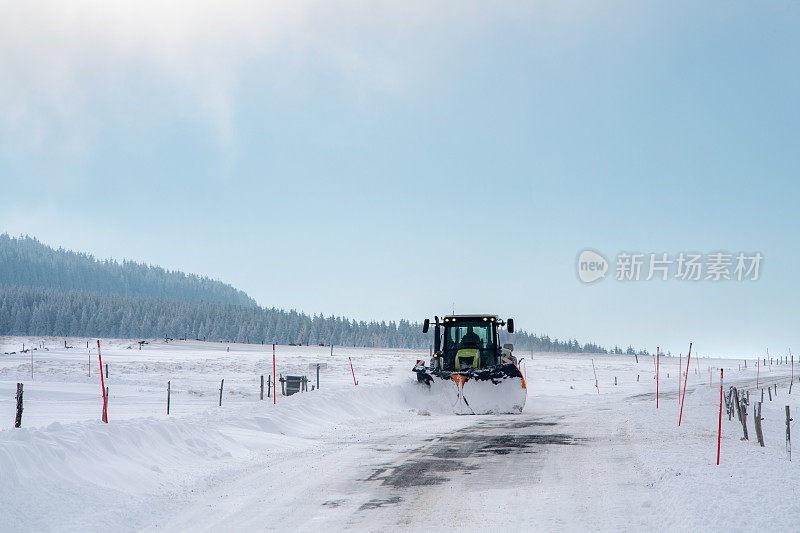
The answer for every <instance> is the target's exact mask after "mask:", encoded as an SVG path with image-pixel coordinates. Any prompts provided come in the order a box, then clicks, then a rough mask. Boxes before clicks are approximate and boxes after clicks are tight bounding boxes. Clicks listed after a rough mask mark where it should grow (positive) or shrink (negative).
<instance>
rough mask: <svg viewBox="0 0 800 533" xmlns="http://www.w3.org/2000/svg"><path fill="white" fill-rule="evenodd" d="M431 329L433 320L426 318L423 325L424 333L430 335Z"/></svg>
mask: <svg viewBox="0 0 800 533" xmlns="http://www.w3.org/2000/svg"><path fill="white" fill-rule="evenodd" d="M429 327H431V320H430V319H429V318H426V319H425V322H423V323H422V333H428V328H429Z"/></svg>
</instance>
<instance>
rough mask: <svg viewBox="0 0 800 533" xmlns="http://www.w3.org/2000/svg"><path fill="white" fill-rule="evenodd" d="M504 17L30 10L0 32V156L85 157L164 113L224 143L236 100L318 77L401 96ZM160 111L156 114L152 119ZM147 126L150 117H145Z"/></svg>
mask: <svg viewBox="0 0 800 533" xmlns="http://www.w3.org/2000/svg"><path fill="white" fill-rule="evenodd" d="M515 10H516V8H513V9H512V8H510V7H509V8H508V9H503V8H502V7H497V6H496V5H495V6H494V7H488V6H487V7H484V4H482V3H479V2H474V3H470V2H438V3H436V2H432V3H428V2H375V3H372V2H360V1H351V2H336V3H331V2H323V1H272V2H264V1H245V0H232V1H227V2H214V1H208V0H205V1H203V0H196V1H173V2H155V1H147V0H145V1H138V2H132V1H119V0H117V1H114V0H83V1H81V0H73V1H70V2H61V1H58V0H39V1H30V2H15V3H13V5H12V6H10V7H9V6H6V8H5V13H4V17H3V18H2V19H0V72H2V73H3V75H2V77H1V78H0V154H1V155H5V156H6V157H10V156H12V154H13V155H17V156H20V157H25V156H26V155H31V154H35V153H36V152H38V151H39V150H41V149H42V147H45V146H46V147H47V148H48V150H49V151H53V152H55V153H57V154H60V155H62V156H64V155H67V156H69V157H79V158H80V157H82V156H85V155H90V154H91V152H92V150H93V147H94V142H95V140H96V138H97V137H98V136H100V135H102V133H103V131H104V128H107V127H109V124H115V123H119V122H121V123H123V124H124V123H126V122H130V121H135V120H141V119H142V118H143V117H147V116H148V115H149V114H157V113H164V112H167V113H169V112H174V113H175V114H176V115H179V116H184V117H189V118H190V120H193V121H197V122H198V123H201V124H204V125H206V126H208V127H209V128H210V129H211V130H213V132H214V135H216V138H217V139H218V142H219V144H220V146H221V147H222V148H223V149H224V150H230V149H232V148H233V146H234V144H235V136H236V132H235V130H236V128H235V114H236V98H235V93H236V91H237V88H239V87H240V86H241V84H243V83H245V82H248V81H249V80H251V79H253V78H252V77H251V76H252V72H258V73H259V74H260V75H259V76H258V77H257V79H258V82H259V83H271V84H274V85H275V86H276V87H279V88H283V89H288V90H297V89H298V88H299V89H300V90H301V91H302V90H303V83H305V82H306V79H307V77H308V75H309V72H310V71H313V70H315V69H324V70H325V71H326V72H328V73H331V75H332V77H333V78H334V79H335V80H337V82H338V83H340V84H342V86H343V87H345V88H346V89H345V90H346V91H352V92H353V93H354V94H356V95H362V96H363V94H365V93H366V94H370V93H372V92H373V91H378V92H381V93H387V92H388V93H393V92H394V93H401V92H403V91H405V90H407V89H408V88H409V87H411V86H413V85H414V84H415V83H416V82H417V81H418V80H419V79H421V78H424V77H425V76H427V75H429V74H430V73H431V72H433V71H435V69H436V65H438V64H440V62H441V61H443V60H444V58H446V57H447V54H448V53H450V51H451V50H452V49H453V47H454V46H456V44H457V43H458V42H459V41H460V40H462V39H464V38H468V37H474V36H475V35H476V34H479V33H480V32H482V31H484V30H485V29H486V28H487V27H489V26H491V24H492V21H498V20H509V19H511V18H513V16H512V14H513V12H514V11H515ZM165 109H166V110H171V111H164V110H165ZM151 118H152V117H151Z"/></svg>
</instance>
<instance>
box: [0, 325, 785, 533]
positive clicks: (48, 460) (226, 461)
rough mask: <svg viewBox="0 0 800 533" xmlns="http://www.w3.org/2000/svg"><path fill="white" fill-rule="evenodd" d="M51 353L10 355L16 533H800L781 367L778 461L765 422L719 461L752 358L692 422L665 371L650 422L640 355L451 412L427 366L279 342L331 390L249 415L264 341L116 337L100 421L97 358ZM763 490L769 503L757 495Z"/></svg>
mask: <svg viewBox="0 0 800 533" xmlns="http://www.w3.org/2000/svg"><path fill="white" fill-rule="evenodd" d="M23 340H24V341H25V342H26V343H27V344H28V345H31V344H34V343H36V342H40V343H41V342H43V340H41V339H39V340H37V339H4V340H3V342H4V343H5V344H4V345H3V346H0V352H3V351H10V350H9V348H8V347H9V346H17V345H21V342H22V341H23ZM80 342H81V340H79V339H72V340H70V341H69V342H68V345H71V346H79V345H80V344H79V343H80ZM48 343H49V345H48ZM59 343H61V346H63V339H62V340H60V341H56V340H53V339H50V340H44V344H45V347H48V348H49V349H48V350H44V349H41V350H37V351H36V352H34V372H35V374H34V375H35V378H34V380H33V381H30V379H29V376H30V374H29V372H30V368H29V365H30V354H29V353H26V354H19V353H17V354H14V355H7V356H2V357H3V358H2V359H0V420H7V421H8V422H9V424H8V425H7V426H6V427H7V428H8V429H3V430H0V476H2V483H0V516H2V517H3V519H4V526H5V527H4V530H8V531H32V530H36V531H43V530H45V531H46V530H55V531H72V530H88V531H96V530H97V531H99V530H108V529H112V530H160V531H179V530H188V529H192V530H197V529H200V530H220V529H224V530H232V531H244V530H247V531H251V530H286V529H290V528H291V529H294V528H298V529H301V528H302V529H312V530H343V529H352V530H364V531H385V530H392V529H401V530H415V531H416V530H452V531H454V530H458V531H464V530H466V531H479V530H490V531H491V530H497V529H500V528H501V527H502V528H503V529H505V530H516V531H526V530H531V529H541V530H545V531H586V530H591V531H643V530H648V531H649V530H668V531H697V530H704V531H722V530H726V531H728V530H734V531H737V530H742V531H745V530H752V529H768V530H773V531H790V530H795V529H796V528H797V526H798V524H800V510H798V508H797V507H795V506H793V505H786V504H785V502H784V503H782V502H783V499H782V498H777V497H775V495H776V494H777V495H787V496H791V495H794V491H795V490H796V489H795V487H796V486H797V485H798V482H800V474H798V470H797V468H796V467H795V466H794V465H795V464H796V463H795V462H789V461H787V459H786V454H785V450H784V437H783V436H784V431H785V427H784V424H783V408H784V405H790V406H791V408H792V409H793V411H794V410H795V409H799V408H800V400H795V399H796V398H798V394H797V392H795V394H792V395H791V396H789V395H788V394H787V392H788V391H787V387H788V376H789V375H790V373H791V370H790V367H789V366H788V365H781V366H777V365H775V366H770V367H763V368H761V369H760V370H759V385H760V386H761V387H764V386H765V385H767V384H773V383H777V384H778V385H779V386H778V392H777V394H778V397H777V398H776V399H775V401H773V402H769V401H767V399H766V398H765V403H764V412H763V413H762V416H763V417H764V418H765V420H764V429H765V440H766V442H767V446H766V447H764V448H761V447H759V446H757V445H756V444H755V442H754V437H752V407H751V410H750V412H749V417H750V420H751V422H750V428H751V440H750V441H741V440H740V437H741V426H740V425H739V424H738V422H736V420H735V417H734V420H733V421H732V422H728V421H727V417H725V420H724V422H723V442H722V461H721V465H720V466H716V464H715V459H716V429H717V420H718V409H719V383H718V378H716V377H715V376H717V375H718V367H719V365H720V364H722V365H723V366H724V367H725V375H726V386H727V385H730V384H735V385H737V386H739V387H743V388H747V387H753V386H754V384H755V379H756V370H755V369H754V368H751V367H752V361H751V362H750V363H749V366H748V368H747V370H744V369H743V368H742V369H740V366H741V365H742V364H743V362H742V361H735V360H728V361H721V360H717V361H712V360H708V359H701V360H700V361H698V362H695V361H694V360H693V361H692V364H691V366H690V367H689V378H688V387H687V393H686V404H685V406H684V413H683V421H682V424H681V427H680V428H679V427H677V418H678V410H679V404H678V395H677V384H678V374H677V367H678V360H675V359H674V358H663V359H662V360H661V371H660V372H661V373H660V375H661V378H662V380H661V386H660V393H661V394H660V398H659V403H660V404H659V409H657V410H656V409H655V401H654V400H655V398H654V389H655V386H654V385H655V383H654V379H653V378H654V372H653V368H654V367H653V363H652V361H650V360H649V358H644V357H640V358H639V361H638V362H636V361H635V360H634V359H633V358H632V357H631V356H586V355H574V354H534V355H533V357H531V356H530V355H528V357H527V358H526V368H525V372H526V373H527V375H528V383H529V389H530V395H529V400H528V404H527V405H526V408H525V411H524V412H523V414H522V415H519V416H490V415H485V416H455V415H452V414H449V413H448V411H447V406H446V405H441V403H439V402H438V400H439V399H438V398H437V397H436V396H435V395H432V394H430V393H426V391H425V389H424V388H422V387H421V386H420V385H418V384H417V383H416V382H415V381H414V379H413V377H412V376H411V373H410V371H409V370H410V367H411V366H412V365H413V362H414V361H415V360H416V359H417V358H422V357H424V353H420V352H418V351H409V350H380V349H372V350H366V349H352V348H351V349H343V348H341V349H340V348H337V349H335V351H334V355H333V356H331V355H330V352H329V350H330V349H329V348H325V347H278V350H277V352H278V371H279V372H282V373H284V374H287V373H306V374H311V375H313V374H312V373H311V372H309V370H308V368H309V364H313V363H315V362H320V361H323V362H325V363H326V364H327V367H324V370H323V371H322V372H321V388H320V389H319V390H315V391H313V392H309V393H307V394H299V395H295V396H292V397H289V398H287V397H280V398H279V399H278V403H277V405H272V403H271V402H268V401H263V402H261V401H259V400H258V392H259V389H258V377H259V375H261V374H268V373H269V372H268V371H269V370H271V347H269V348H268V347H264V346H247V345H229V346H228V345H224V344H217V343H201V342H194V341H187V342H171V343H168V344H166V343H161V342H155V341H154V342H152V343H151V344H150V345H148V346H146V347H145V348H144V349H143V350H141V351H140V350H138V346H136V345H131V344H130V342H129V341H113V340H110V341H104V346H107V350H106V351H104V362H105V361H109V364H110V368H111V371H110V377H109V379H108V382H107V385H108V386H109V388H110V390H111V401H110V404H109V409H110V418H111V423H110V424H108V425H105V424H102V423H100V422H99V421H98V420H97V418H98V416H99V412H100V410H99V407H100V404H99V403H98V395H99V378H98V376H97V373H96V372H93V373H92V377H91V378H90V377H89V376H88V368H86V366H87V364H88V360H89V359H88V356H89V354H88V353H87V351H86V350H84V351H83V353H80V352H79V351H78V350H77V349H76V348H71V349H63V348H59V347H58V344H59ZM84 346H85V343H84ZM129 346H130V347H131V348H130V349H129ZM92 357H96V354H93V355H92ZM592 357H593V358H594V363H595V366H596V368H597V375H598V385H599V394H598V390H597V388H596V387H595V381H594V375H593V371H592V364H591V359H592ZM350 359H352V361H353V364H354V367H355V371H356V374H357V379H358V381H359V385H358V386H357V387H355V386H354V385H353V382H352V377H351V374H350V367H349V361H350ZM95 364H96V362H95ZM684 365H685V360H684ZM710 368H711V369H710ZM222 377H224V378H225V393H224V401H223V406H222V407H219V406H217V405H216V404H217V402H218V394H219V389H218V387H219V381H218V380H220V379H221V378H222ZM709 377H711V379H712V384H711V385H709ZM168 379H170V380H171V382H172V384H173V398H172V401H173V410H172V414H171V415H170V416H169V417H168V416H167V415H166V414H165V413H164V405H163V404H164V392H165V391H164V385H165V383H166V381H167V380H168ZM17 381H25V387H26V411H25V415H24V417H23V428H22V429H13V428H11V422H12V420H13V411H14V409H13V407H14V406H13V389H14V386H15V384H16V382H17ZM615 382H616V385H615ZM773 392H774V390H773ZM751 395H752V393H751ZM758 399H760V398H757V397H753V398H751V400H752V401H756V400H758ZM766 480H769V483H770V487H772V490H771V491H764V490H761V488H760V487H761V485H762V484H763V483H764V482H765V481H766ZM790 500H791V498H790ZM740 501H747V502H748V505H747V506H740V505H737V502H740ZM753 509H758V510H759V512H753Z"/></svg>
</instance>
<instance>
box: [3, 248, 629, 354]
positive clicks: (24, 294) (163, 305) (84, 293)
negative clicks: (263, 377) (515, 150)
mask: <svg viewBox="0 0 800 533" xmlns="http://www.w3.org/2000/svg"><path fill="white" fill-rule="evenodd" d="M0 335H41V336H56V337H59V336H63V337H67V336H70V337H116V338H159V337H162V338H163V337H171V338H192V339H204V340H213V341H220V340H222V341H234V342H250V343H262V342H263V343H268V344H271V343H276V344H306V345H308V344H312V345H313V344H325V345H328V344H331V343H332V344H335V345H339V346H367V347H387V348H427V347H428V346H430V344H432V342H433V340H432V336H431V335H430V334H428V335H425V334H423V333H422V328H421V325H420V324H418V323H416V322H409V321H407V320H399V321H389V322H385V321H381V322H378V321H370V322H364V321H358V322H357V321H355V320H348V319H347V318H344V317H336V316H330V317H324V316H322V315H307V314H305V313H300V312H297V311H294V310H289V311H286V310H283V309H276V308H274V307H273V308H264V307H260V306H258V304H257V303H256V302H255V300H253V299H252V298H250V296H248V295H247V294H246V293H244V292H243V291H240V290H238V289H235V288H234V287H232V286H230V285H228V284H225V283H222V282H220V281H216V280H212V279H210V278H207V277H202V276H196V275H187V274H184V273H183V272H177V271H169V270H165V269H163V268H161V267H157V266H150V265H145V264H141V263H136V262H134V261H123V262H122V263H118V262H117V261H114V260H103V261H99V260H97V259H95V258H94V257H92V256H91V255H88V254H83V253H76V252H72V251H68V250H64V249H61V248H59V249H57V250H56V249H53V248H51V247H49V246H47V245H45V244H42V243H41V242H39V241H38V240H36V239H35V238H31V237H28V236H21V237H19V238H12V237H9V235H8V234H0ZM504 342H513V343H514V345H515V348H516V349H518V350H536V351H553V352H591V353H607V350H606V349H605V348H603V347H602V346H599V345H597V344H594V343H586V344H581V343H579V342H578V341H577V340H575V339H567V340H559V339H551V338H550V337H549V336H547V335H542V336H537V335H534V334H529V333H526V332H524V331H518V332H517V333H515V334H514V335H513V336H512V335H506V336H504ZM618 350H619V352H617V351H618ZM631 350H632V348H628V353H632V351H631ZM614 351H615V352H617V353H621V350H620V349H619V348H617V347H615V348H614Z"/></svg>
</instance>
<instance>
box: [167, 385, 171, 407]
mask: <svg viewBox="0 0 800 533" xmlns="http://www.w3.org/2000/svg"><path fill="white" fill-rule="evenodd" d="M169 396H170V382H169V381H167V414H169Z"/></svg>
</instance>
